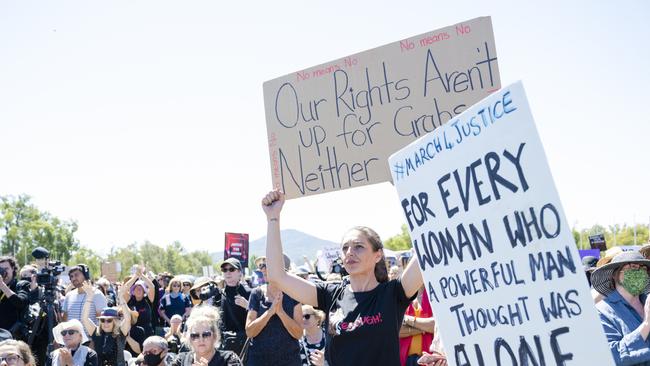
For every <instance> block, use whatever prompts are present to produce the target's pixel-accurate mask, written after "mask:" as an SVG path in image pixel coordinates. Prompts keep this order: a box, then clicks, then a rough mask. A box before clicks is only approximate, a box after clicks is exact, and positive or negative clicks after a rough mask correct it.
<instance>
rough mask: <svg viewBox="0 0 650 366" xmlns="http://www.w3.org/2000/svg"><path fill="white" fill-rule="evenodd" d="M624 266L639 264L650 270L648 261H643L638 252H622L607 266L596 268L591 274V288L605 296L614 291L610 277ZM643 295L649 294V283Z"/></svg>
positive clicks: (643, 258) (649, 261)
mask: <svg viewBox="0 0 650 366" xmlns="http://www.w3.org/2000/svg"><path fill="white" fill-rule="evenodd" d="M626 264H639V265H642V266H645V267H646V268H648V269H650V260H648V259H645V257H643V255H641V253H639V252H623V253H621V254H619V255H617V256H616V257H614V258H613V259H612V261H611V262H609V263H608V264H606V265H604V266H602V267H598V268H596V270H595V271H594V272H593V273H592V274H591V286H592V287H593V288H594V290H596V291H598V292H600V293H601V294H603V295H605V296H607V295H609V294H610V293H612V292H613V291H614V289H615V287H614V280H613V278H612V276H613V275H614V271H616V270H617V269H619V268H621V267H623V266H624V265H626ZM643 293H644V294H647V293H650V281H649V282H648V284H647V285H646V287H645V289H644V290H643Z"/></svg>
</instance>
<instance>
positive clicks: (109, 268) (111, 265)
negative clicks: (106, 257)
mask: <svg viewBox="0 0 650 366" xmlns="http://www.w3.org/2000/svg"><path fill="white" fill-rule="evenodd" d="M101 271H102V277H105V278H106V279H107V280H109V281H111V282H117V281H118V280H119V278H120V273H121V272H122V265H121V263H120V262H103V263H102V266H101Z"/></svg>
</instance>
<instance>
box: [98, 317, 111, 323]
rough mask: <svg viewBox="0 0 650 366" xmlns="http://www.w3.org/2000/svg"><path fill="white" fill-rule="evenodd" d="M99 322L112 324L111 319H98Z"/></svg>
mask: <svg viewBox="0 0 650 366" xmlns="http://www.w3.org/2000/svg"><path fill="white" fill-rule="evenodd" d="M99 321H100V322H102V323H112V322H113V319H111V318H101V319H99Z"/></svg>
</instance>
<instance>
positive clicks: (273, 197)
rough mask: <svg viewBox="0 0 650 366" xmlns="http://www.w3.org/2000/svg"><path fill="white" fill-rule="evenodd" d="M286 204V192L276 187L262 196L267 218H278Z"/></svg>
mask: <svg viewBox="0 0 650 366" xmlns="http://www.w3.org/2000/svg"><path fill="white" fill-rule="evenodd" d="M283 205H284V193H282V191H280V190H278V189H276V190H273V191H271V192H269V193H267V194H266V196H264V198H262V209H263V210H264V213H265V214H266V218H267V219H269V220H270V219H278V218H279V217H280V212H281V211H282V206H283Z"/></svg>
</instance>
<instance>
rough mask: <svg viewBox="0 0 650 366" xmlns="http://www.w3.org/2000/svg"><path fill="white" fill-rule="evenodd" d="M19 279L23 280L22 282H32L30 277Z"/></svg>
mask: <svg viewBox="0 0 650 366" xmlns="http://www.w3.org/2000/svg"><path fill="white" fill-rule="evenodd" d="M20 279H21V280H23V281H27V282H32V278H31V277H21V278H20Z"/></svg>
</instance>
